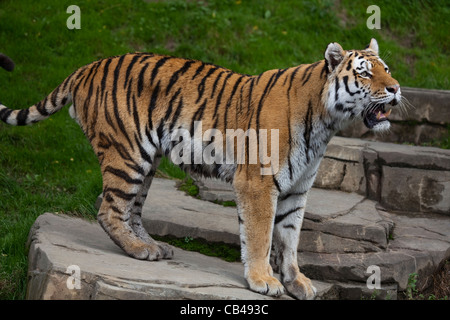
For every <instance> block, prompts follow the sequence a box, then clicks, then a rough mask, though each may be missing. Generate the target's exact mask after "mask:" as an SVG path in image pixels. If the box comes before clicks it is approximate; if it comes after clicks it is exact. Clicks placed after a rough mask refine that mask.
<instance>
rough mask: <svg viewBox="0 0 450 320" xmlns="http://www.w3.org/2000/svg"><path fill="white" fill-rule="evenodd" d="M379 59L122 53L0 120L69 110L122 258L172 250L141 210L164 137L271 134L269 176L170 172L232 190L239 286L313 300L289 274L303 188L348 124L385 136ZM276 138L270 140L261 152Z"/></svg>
mask: <svg viewBox="0 0 450 320" xmlns="http://www.w3.org/2000/svg"><path fill="white" fill-rule="evenodd" d="M378 52H379V50H378V43H377V41H376V40H375V39H371V41H370V43H369V45H368V46H366V47H365V48H364V49H362V50H344V49H343V48H342V46H341V45H340V44H338V43H337V42H332V43H330V44H328V45H327V47H326V50H325V52H324V59H322V60H320V61H317V62H315V63H311V64H301V65H298V66H295V67H288V68H285V69H274V70H268V71H265V72H262V73H261V74H259V75H247V74H240V73H236V72H233V71H231V70H229V69H226V68H223V67H220V66H217V65H214V64H211V63H205V62H202V61H198V60H192V59H183V58H177V57H172V56H168V55H159V54H153V53H143V52H137V53H128V54H125V55H121V56H114V57H110V58H106V59H101V60H98V61H95V62H93V63H91V64H88V65H86V66H83V67H81V68H79V69H78V70H76V71H75V72H73V73H72V74H71V75H70V76H69V77H67V78H66V79H65V80H64V81H63V82H62V83H61V84H60V85H59V86H58V87H56V89H54V90H53V91H52V92H51V93H50V94H49V95H48V96H46V97H45V98H44V99H43V100H41V101H40V102H38V103H37V104H35V105H33V106H31V107H29V108H27V109H19V110H13V109H9V108H7V107H6V106H4V105H3V104H0V119H1V120H2V121H3V122H6V123H8V124H10V125H17V126H21V125H29V124H33V123H35V122H39V121H41V120H44V119H47V118H48V117H50V116H51V115H52V114H54V113H55V112H57V111H59V110H60V109H61V108H62V107H64V106H65V105H68V104H69V103H71V106H70V108H69V114H70V115H71V117H72V118H74V119H75V121H76V122H77V123H78V124H79V126H80V127H81V129H82V130H83V132H84V134H85V136H86V137H87V139H88V140H89V142H90V144H91V146H92V149H93V151H94V152H95V154H96V155H97V157H98V160H99V164H100V169H101V173H102V180H103V189H102V196H103V201H102V204H101V206H100V208H99V210H98V214H97V220H98V222H99V224H100V225H101V227H102V228H103V229H104V231H105V232H106V233H107V234H108V236H109V237H110V238H111V239H112V241H113V242H114V243H115V244H117V245H118V246H119V247H120V248H121V249H123V251H125V253H126V254H128V255H129V256H131V257H133V258H136V259H141V260H160V259H171V258H172V257H173V247H171V246H170V245H168V244H166V243H164V242H159V241H156V240H154V239H153V238H152V237H151V236H150V235H149V234H148V233H147V231H146V230H145V228H144V226H143V224H142V219H141V213H142V206H143V203H144V201H145V199H146V197H147V193H148V190H149V188H150V186H151V183H152V179H153V177H154V175H155V171H156V169H157V168H158V164H159V163H160V161H161V158H162V157H163V156H168V157H169V156H171V150H173V149H174V148H175V147H176V146H177V145H178V144H177V141H174V140H173V139H172V138H171V137H172V134H173V133H174V132H175V131H177V130H185V131H187V132H189V133H191V134H194V131H195V130H194V129H195V126H194V123H196V122H199V121H201V124H202V129H201V130H202V132H203V133H206V131H208V130H212V129H215V130H220V131H221V132H225V131H226V130H228V129H230V130H231V129H233V130H238V129H240V130H242V132H246V131H247V130H248V129H254V130H255V131H256V132H258V130H264V129H267V130H269V129H270V130H272V129H275V130H277V132H278V141H276V142H275V143H277V144H278V156H279V164H278V166H279V168H277V170H272V173H273V174H262V171H261V168H262V167H267V164H263V163H262V161H261V160H260V159H259V158H257V160H256V162H254V163H249V161H243V162H242V161H241V162H238V161H235V162H234V163H226V162H221V163H219V162H218V161H216V162H214V163H203V164H202V163H201V164H198V163H196V164H192V163H191V164H187V163H183V162H182V163H180V164H179V165H180V166H181V167H182V168H183V169H184V170H187V171H189V172H194V173H197V174H200V175H203V176H205V177H217V178H220V179H222V180H225V181H229V182H230V183H231V184H232V186H233V188H234V191H235V194H236V206H237V216H238V222H239V233H240V246H241V261H242V263H243V266H244V278H245V280H246V282H247V284H248V288H249V289H250V290H253V291H255V292H258V293H261V294H264V295H268V296H274V297H278V296H280V295H282V294H289V295H290V296H292V297H294V298H297V299H313V298H314V297H315V296H316V294H317V290H316V288H315V287H314V285H313V283H312V281H311V280H310V279H309V278H308V277H306V276H305V275H304V274H303V273H301V272H300V268H299V266H298V259H297V250H298V245H299V239H300V231H301V226H302V222H303V217H304V214H305V206H306V200H307V196H308V192H309V190H310V189H311V187H312V185H313V182H314V179H315V177H316V175H317V172H318V168H319V164H320V162H321V159H322V158H323V156H324V153H325V151H326V147H327V144H328V142H329V141H330V139H331V138H332V137H333V136H334V135H335V134H336V133H337V132H338V131H339V130H341V129H343V128H345V126H347V125H348V124H349V123H351V122H353V121H362V122H363V123H364V124H365V126H366V127H368V128H369V129H371V130H373V131H375V132H383V131H386V130H389V127H390V121H389V120H388V116H389V115H390V113H391V110H393V109H396V108H397V106H398V105H399V102H400V101H401V90H400V85H399V83H398V81H397V80H395V79H394V78H393V77H392V76H391V73H390V70H389V67H388V66H387V65H386V63H385V62H384V61H383V60H382V59H381V58H380V57H379V54H378ZM244 135H245V134H244ZM210 138H211V141H212V140H213V137H212V136H211V135H210ZM234 138H236V136H235V137H233V139H234ZM225 140H226V139H225ZM243 141H244V145H243V146H241V147H239V148H240V149H244V152H243V154H244V156H245V155H248V154H249V152H250V151H253V150H257V149H258V147H259V146H260V145H259V144H260V142H261V141H259V138H257V140H256V142H255V141H254V140H253V143H250V139H249V136H248V135H247V136H244V140H243ZM178 142H179V143H181V142H180V141H178ZM185 142H186V141H185ZM225 142H226V141H222V142H217V145H220V143H223V144H225ZM245 142H246V143H245ZM186 143H192V144H194V142H189V141H187V142H186ZM255 143H256V145H255ZM275 143H272V140H271V141H270V142H269V145H268V148H269V149H270V147H271V145H272V144H275ZM196 148H197V149H195V148H193V149H191V150H193V151H191V152H192V155H191V156H192V157H194V156H195V151H197V152H198V151H199V149H198V148H199V147H198V144H197V147H196ZM201 148H205V141H203V142H202V143H201V144H200V149H201ZM239 148H238V146H235V148H234V149H233V150H232V152H234V153H237V152H238V151H239V150H238V149H239ZM200 151H201V150H200ZM185 156H186V155H185ZM235 159H237V157H236V158H235ZM271 165H272V164H270V165H269V170H270V169H271V168H270V166H271ZM272 169H273V168H272ZM271 256H272V259H271ZM272 266H273V267H272ZM274 269H275V270H277V273H278V274H279V276H276V275H275V274H274Z"/></svg>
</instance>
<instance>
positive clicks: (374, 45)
mask: <svg viewBox="0 0 450 320" xmlns="http://www.w3.org/2000/svg"><path fill="white" fill-rule="evenodd" d="M366 49H369V50H372V51H373V52H375V54H376V55H378V42H377V40H375V39H374V38H372V39H371V40H370V44H369V45H368V46H367V47H366Z"/></svg>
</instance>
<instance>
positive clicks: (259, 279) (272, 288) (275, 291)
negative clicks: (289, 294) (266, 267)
mask: <svg viewBox="0 0 450 320" xmlns="http://www.w3.org/2000/svg"><path fill="white" fill-rule="evenodd" d="M247 282H248V284H249V286H250V289H251V290H252V291H255V292H258V293H261V294H264V295H268V296H275V297H278V296H281V295H282V294H284V287H283V285H282V284H281V282H280V281H278V279H277V278H275V277H272V276H270V275H259V276H253V277H248V278H247Z"/></svg>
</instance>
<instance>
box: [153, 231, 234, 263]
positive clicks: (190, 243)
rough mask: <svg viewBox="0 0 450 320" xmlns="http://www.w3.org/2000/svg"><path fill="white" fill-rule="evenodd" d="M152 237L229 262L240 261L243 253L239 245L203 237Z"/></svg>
mask: <svg viewBox="0 0 450 320" xmlns="http://www.w3.org/2000/svg"><path fill="white" fill-rule="evenodd" d="M152 237H153V238H154V239H156V240H159V241H164V242H167V243H168V244H171V245H173V246H175V247H178V248H181V249H184V250H188V251H195V252H200V253H201V254H204V255H207V256H211V257H218V258H221V259H223V260H225V261H228V262H236V261H240V259H241V253H240V249H239V246H236V245H230V244H226V243H210V242H208V241H206V240H203V239H193V238H192V237H188V236H186V237H184V238H176V237H171V236H165V237H161V236H155V235H152Z"/></svg>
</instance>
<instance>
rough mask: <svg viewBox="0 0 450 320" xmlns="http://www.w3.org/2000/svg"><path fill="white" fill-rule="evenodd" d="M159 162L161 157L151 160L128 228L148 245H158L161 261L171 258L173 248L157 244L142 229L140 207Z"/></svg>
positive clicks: (164, 244)
mask: <svg viewBox="0 0 450 320" xmlns="http://www.w3.org/2000/svg"><path fill="white" fill-rule="evenodd" d="M160 160H161V156H156V157H155V159H154V160H153V164H152V169H151V170H150V173H149V174H148V175H147V176H146V177H145V178H144V182H143V184H142V185H141V189H140V190H139V192H138V194H137V196H136V201H135V202H134V204H133V208H132V209H131V217H130V220H129V221H130V226H131V228H132V229H133V231H134V233H135V234H136V235H137V236H138V238H140V239H141V240H143V241H145V242H147V243H150V244H154V243H156V244H158V245H159V246H160V247H161V249H163V257H162V258H163V259H170V258H172V257H173V248H172V246H170V245H168V244H166V243H163V242H157V241H156V240H154V239H153V238H152V237H151V236H150V235H149V234H148V232H147V230H146V229H145V228H144V226H143V224H142V207H143V205H144V202H145V199H146V198H147V194H148V190H149V189H150V186H151V184H152V181H153V177H154V175H155V172H156V169H157V168H158V165H159V162H160Z"/></svg>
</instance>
